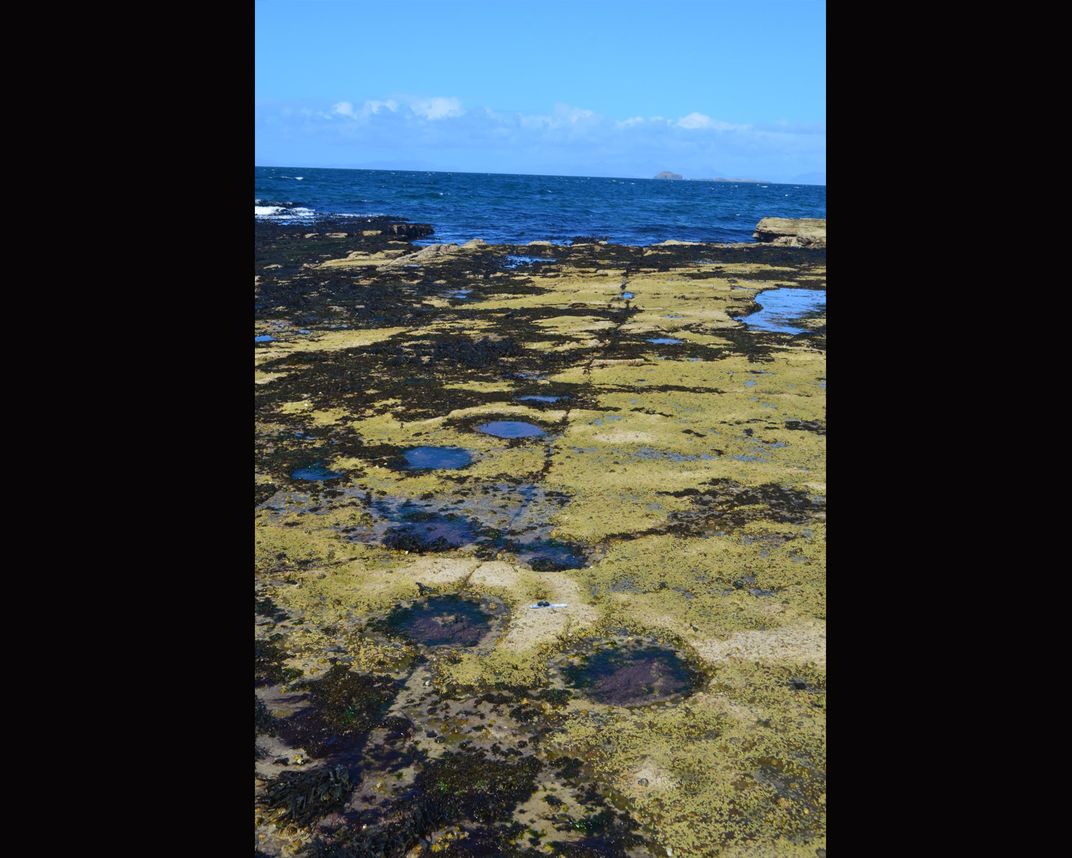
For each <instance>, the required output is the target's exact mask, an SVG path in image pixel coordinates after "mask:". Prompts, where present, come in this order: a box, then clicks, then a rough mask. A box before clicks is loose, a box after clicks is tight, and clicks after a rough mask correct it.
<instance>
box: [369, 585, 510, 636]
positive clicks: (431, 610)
mask: <svg viewBox="0 0 1072 858" xmlns="http://www.w3.org/2000/svg"><path fill="white" fill-rule="evenodd" d="M505 610H506V608H505V606H503V605H502V604H501V603H498V602H495V601H493V600H490V599H485V600H484V601H482V602H478V601H475V600H473V599H465V598H462V597H461V596H454V595H451V596H432V597H430V598H427V599H423V600H421V601H419V602H415V603H414V604H412V605H410V606H408V607H404V606H401V605H399V606H396V607H395V608H394V609H393V610H392V611H391V613H390V614H388V616H387V619H386V626H387V629H388V630H389V631H391V632H394V633H395V634H400V635H403V636H404V637H407V638H409V639H410V640H411V641H414V642H415V643H419V644H424V645H425V646H464V647H472V646H476V645H477V644H478V643H480V641H481V640H483V639H484V637H485V636H486V635H487V634H488V632H490V631H491V625H492V620H493V619H494V618H495V617H496V616H497V615H498V614H500V613H503V612H505Z"/></svg>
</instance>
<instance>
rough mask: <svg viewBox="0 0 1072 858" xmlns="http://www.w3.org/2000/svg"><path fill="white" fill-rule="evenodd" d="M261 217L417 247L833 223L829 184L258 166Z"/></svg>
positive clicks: (650, 239)
mask: <svg viewBox="0 0 1072 858" xmlns="http://www.w3.org/2000/svg"><path fill="white" fill-rule="evenodd" d="M254 175H255V180H254V215H255V217H257V218H260V219H265V220H274V221H280V222H284V223H288V222H289V223H294V222H299V223H300V222H306V223H313V222H315V221H316V220H318V219H320V218H325V217H345V216H363V217H367V216H369V215H390V216H392V217H398V218H402V219H404V220H407V221H410V222H413V223H430V224H432V226H434V227H435V234H434V235H432V236H430V237H428V238H426V239H423V240H421V241H417V242H415V244H432V243H437V242H464V241H469V240H470V239H473V238H482V239H484V240H485V241H488V242H491V243H493V244H523V243H526V242H529V241H552V242H555V243H567V242H569V241H571V240H572V239H574V238H577V237H580V236H595V237H599V238H605V239H608V240H609V241H611V242H614V243H616V244H634V245H644V244H655V243H656V242H660V241H667V240H676V241H715V242H739V241H751V240H752V231H753V230H754V229H755V226H756V223H757V222H758V221H759V220H760V219H761V218H764V217H788V218H799V217H821V218H825V217H826V186H825V185H779V184H775V183H773V182H766V183H757V184H752V183H745V182H708V181H666V180H661V179H610V178H589V177H583V176H522V175H505V174H491V173H429V172H413V171H405V170H327V169H319V168H315V169H314V168H311V167H256V168H255V170H254Z"/></svg>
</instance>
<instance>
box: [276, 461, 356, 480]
mask: <svg viewBox="0 0 1072 858" xmlns="http://www.w3.org/2000/svg"><path fill="white" fill-rule="evenodd" d="M344 476H346V475H345V474H341V473H339V472H338V471H329V470H328V469H327V468H325V467H324V466H323V465H320V464H317V465H310V466H309V467H307V468H298V469H297V470H296V471H293V472H292V473H291V475H290V478H291V479H292V480H311V481H316V482H322V481H324V480H337V479H338V478H339V477H344Z"/></svg>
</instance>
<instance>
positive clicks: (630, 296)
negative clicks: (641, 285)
mask: <svg viewBox="0 0 1072 858" xmlns="http://www.w3.org/2000/svg"><path fill="white" fill-rule="evenodd" d="M622 297H623V298H625V300H626V301H632V300H633V299H634V298H635V297H636V295H634V294H633V293H632V292H622Z"/></svg>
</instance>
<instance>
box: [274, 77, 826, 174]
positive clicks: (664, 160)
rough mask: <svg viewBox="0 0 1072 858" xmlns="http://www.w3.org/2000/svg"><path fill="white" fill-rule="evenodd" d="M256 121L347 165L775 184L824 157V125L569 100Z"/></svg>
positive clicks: (392, 106)
mask: <svg viewBox="0 0 1072 858" xmlns="http://www.w3.org/2000/svg"><path fill="white" fill-rule="evenodd" d="M257 116H258V120H257V121H258V132H257V134H258V139H259V140H260V139H264V140H267V139H269V138H270V135H273V134H275V135H277V136H278V137H279V139H278V141H277V143H278V145H279V146H280V147H281V148H285V149H286V150H287V151H291V150H292V149H293V147H294V146H295V143H294V141H295V140H299V139H300V140H301V141H303V145H307V146H308V147H309V149H308V151H309V152H310V156H309V157H312V153H314V152H319V153H322V154H317V155H316V157H317V158H319V160H320V162H322V163H325V164H327V163H335V164H341V163H344V162H343V159H342V158H341V157H340V156H339V155H338V154H337V153H338V152H343V151H345V152H351V151H356V150H360V151H361V152H362V153H367V155H366V159H367V160H368V161H369V162H370V163H371V162H373V161H376V162H381V161H382V162H383V163H388V162H391V161H394V162H405V163H418V162H420V163H428V164H439V165H440V166H441V167H442V168H444V169H446V168H449V169H465V170H474V169H482V170H488V171H491V172H548V173H552V172H560V173H563V174H569V173H573V174H578V175H583V174H586V173H587V174H588V175H618V176H628V175H639V176H644V175H648V174H650V175H654V174H655V173H656V172H658V171H659V170H663V169H666V170H673V171H674V172H677V173H682V174H684V175H686V176H688V177H689V178H699V177H707V176H716V175H723V176H752V177H756V178H764V179H771V180H775V181H777V180H778V179H779V178H784V177H792V176H796V175H799V174H802V173H804V172H806V171H816V170H819V169H822V168H823V167H825V157H826V153H825V150H826V127H825V122H822V121H819V122H811V123H806V124H804V123H793V122H785V121H779V122H768V123H761V124H759V123H757V124H755V125H743V124H734V123H731V122H725V121H722V120H719V119H715V118H713V117H712V116H709V115H707V114H704V113H699V112H692V113H689V114H687V115H684V116H680V117H669V118H668V117H665V116H644V115H634V116H629V117H626V118H622V119H617V118H616V117H610V116H606V115H603V114H600V113H597V112H595V111H594V110H589V109H586V108H584V107H575V106H573V105H570V104H566V103H558V104H555V105H553V107H550V109H548V110H545V111H544V112H541V113H523V112H520V111H499V110H494V109H491V108H488V107H483V106H478V107H472V106H470V107H468V108H463V106H462V103H461V101H460V99H458V98H452V97H446V96H434V97H433V96H417V95H409V94H399V93H392V94H390V95H385V96H381V97H379V98H372V99H367V100H361V99H354V98H351V99H350V100H346V101H338V102H335V103H331V102H328V103H326V104H325V103H323V102H322V103H320V104H319V105H317V106H316V107H315V109H313V108H310V107H309V106H308V105H307V104H306V103H283V102H280V103H272V104H259V105H258V106H257ZM446 119H450V121H449V122H446V121H443V120H446ZM308 120H313V121H311V122H310V121H308ZM298 123H302V124H298ZM288 127H289V131H287V134H289V136H288V137H286V138H284V137H283V136H282V135H283V129H285V128H288ZM266 135H267V136H266ZM259 145H262V148H263V144H259ZM355 147H356V148H355ZM295 151H299V154H294V155H291V156H289V157H291V158H292V159H299V160H300V159H301V158H304V157H306V155H304V154H301V152H304V151H305V150H295ZM307 160H308V158H307ZM295 163H297V161H295ZM309 163H310V164H312V161H311V160H309ZM313 166H316V165H315V164H313ZM429 169H431V168H429Z"/></svg>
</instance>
